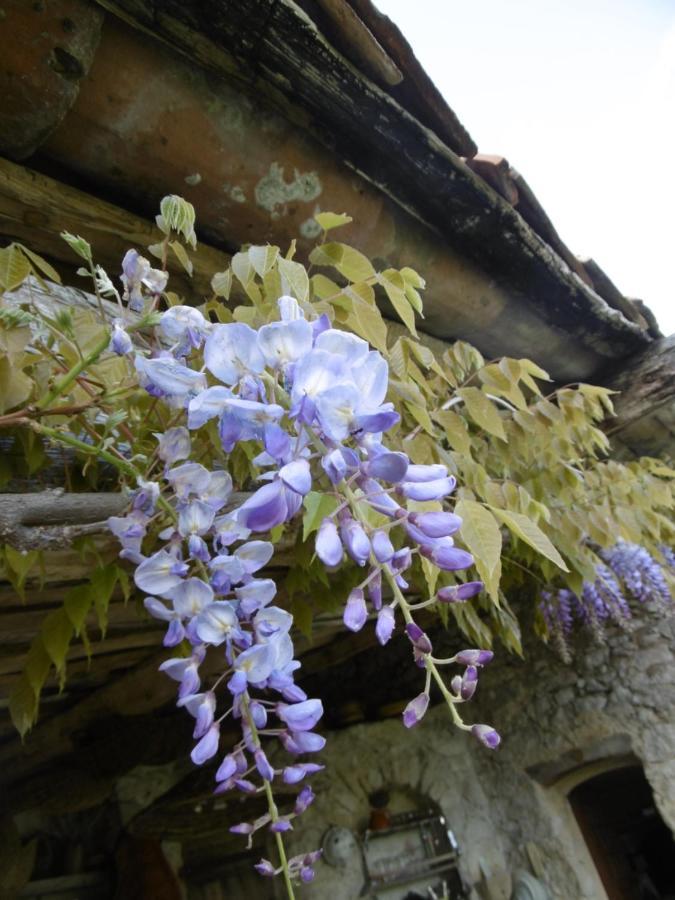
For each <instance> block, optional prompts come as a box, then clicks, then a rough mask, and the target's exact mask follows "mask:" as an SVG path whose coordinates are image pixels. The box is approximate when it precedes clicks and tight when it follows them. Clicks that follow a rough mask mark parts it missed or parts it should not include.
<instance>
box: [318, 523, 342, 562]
mask: <svg viewBox="0 0 675 900" xmlns="http://www.w3.org/2000/svg"><path fill="white" fill-rule="evenodd" d="M315 546H316V555H317V556H318V557H319V559H320V560H321V562H322V563H323V564H324V565H325V566H330V567H333V566H337V565H339V564H340V562H341V560H342V541H341V540H340V536H339V534H338V530H337V528H336V527H335V523H334V522H333V520H332V519H324V520H323V522H322V523H321V527H320V528H319V533H318V534H317V536H316V545H315Z"/></svg>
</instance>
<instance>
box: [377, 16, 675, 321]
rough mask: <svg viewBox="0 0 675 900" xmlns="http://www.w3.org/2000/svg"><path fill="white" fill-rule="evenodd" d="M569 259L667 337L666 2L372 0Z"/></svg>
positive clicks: (669, 91) (671, 219)
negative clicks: (509, 171)
mask: <svg viewBox="0 0 675 900" xmlns="http://www.w3.org/2000/svg"><path fill="white" fill-rule="evenodd" d="M375 2H376V5H377V6H378V7H379V9H381V10H382V12H384V13H386V14H387V15H388V16H389V17H390V18H392V19H393V20H394V21H395V22H396V24H397V25H398V26H399V27H400V28H401V30H402V31H403V33H404V34H405V36H406V38H407V39H408V40H409V41H410V43H411V44H412V47H413V49H414V51H415V53H416V55H417V57H418V59H419V60H420V62H421V63H422V65H423V66H424V68H425V69H426V70H427V72H428V73H429V75H430V76H431V78H432V79H433V81H434V82H435V84H436V85H437V87H438V88H439V90H440V91H441V92H442V94H443V95H444V97H445V99H446V100H447V102H448V104H449V106H450V107H451V108H452V109H453V110H454V111H455V113H456V114H457V115H458V116H459V119H460V121H461V122H462V124H463V125H464V126H465V128H466V129H467V130H468V131H469V133H470V134H471V136H472V137H473V139H474V140H475V142H476V143H477V144H478V147H479V149H480V151H481V152H483V153H497V154H500V155H502V156H505V157H506V158H507V159H508V160H509V162H510V163H511V165H513V166H514V167H515V168H516V169H518V170H519V171H520V172H521V174H522V175H523V176H524V177H525V179H526V180H527V181H528V183H529V184H530V187H531V188H532V189H533V190H534V192H535V194H536V195H537V197H538V198H539V201H540V202H541V204H542V206H543V207H544V209H545V210H546V212H547V213H548V214H549V216H550V218H551V219H552V221H553V223H554V225H555V226H556V228H557V230H558V232H559V234H560V236H561V237H562V239H563V240H564V241H565V242H566V244H567V245H568V246H569V248H570V249H571V251H572V252H573V253H576V254H577V255H581V256H592V257H593V258H594V259H595V260H596V261H597V262H598V264H599V265H600V266H601V267H602V268H603V269H605V271H606V272H607V274H608V275H609V277H610V278H611V279H612V280H613V281H614V283H615V284H616V285H617V287H618V288H619V289H620V290H621V291H622V292H623V293H624V294H626V295H627V296H630V297H639V298H641V299H643V300H645V301H646V302H647V304H648V305H649V306H651V308H652V309H653V310H654V312H655V314H656V316H657V318H658V320H659V324H660V326H661V329H662V330H663V331H664V332H665V333H666V334H670V333H672V332H675V224H674V223H675V0H508V2H504V0H480V2H470V0H469V2H467V0H462V2H460V0H414V2H413V0H375Z"/></svg>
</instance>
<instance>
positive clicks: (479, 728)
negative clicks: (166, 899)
mask: <svg viewBox="0 0 675 900" xmlns="http://www.w3.org/2000/svg"><path fill="white" fill-rule="evenodd" d="M123 268H124V275H123V281H124V284H125V289H126V292H127V295H128V297H127V299H128V301H129V303H130V305H138V303H140V302H141V301H142V300H143V296H144V294H143V291H144V290H145V291H146V292H148V293H150V294H151V295H156V294H157V293H158V292H161V291H163V290H164V287H165V286H166V279H165V277H164V273H158V272H157V270H153V269H151V268H150V267H149V264H148V263H147V260H143V258H142V257H138V255H137V254H136V255H134V254H133V252H130V254H127V257H125V262H124V267H123ZM278 309H279V320H278V321H275V322H271V323H269V324H266V325H263V326H262V327H260V328H259V329H257V330H256V329H254V328H252V327H250V325H247V324H244V323H242V322H232V323H229V324H211V323H209V322H208V321H207V320H206V319H205V318H204V316H203V315H202V313H201V312H199V311H198V310H195V309H192V308H191V307H187V306H173V307H171V308H170V309H168V310H167V311H166V312H164V313H163V314H162V316H161V318H160V322H159V327H158V331H159V333H160V334H161V336H162V341H163V344H162V348H161V349H155V350H153V351H152V355H144V354H142V353H137V354H136V357H135V368H136V371H137V373H138V380H139V383H140V385H141V386H142V387H144V388H145V389H146V390H147V392H148V393H149V394H150V395H151V396H153V397H155V398H159V399H160V400H161V401H162V402H164V403H166V404H167V405H168V406H169V407H171V408H172V409H173V410H175V411H176V413H175V414H172V424H171V427H169V428H168V429H167V430H166V431H165V432H164V433H161V434H157V435H155V437H156V438H157V441H158V445H157V449H156V457H158V459H159V460H160V461H161V463H162V464H163V472H162V475H161V478H160V477H159V476H157V477H158V481H157V482H152V483H143V484H140V483H139V486H138V490H137V492H136V494H135V497H134V502H133V508H132V510H131V511H130V512H129V513H128V515H127V516H123V517H117V518H115V519H111V520H110V527H111V529H112V530H113V532H114V533H115V534H116V535H117V537H118V538H119V540H120V542H121V544H122V548H123V549H122V556H124V558H126V559H128V560H130V561H131V562H132V563H133V564H134V565H135V566H136V571H135V575H134V580H135V583H136V585H137V587H138V588H139V589H140V590H141V591H143V593H144V595H145V601H144V602H145V608H146V610H147V611H148V613H149V614H150V615H151V616H153V617H155V618H157V619H158V620H160V621H162V622H164V623H165V624H166V634H165V637H164V644H165V646H167V647H178V646H179V645H180V646H181V650H180V651H179V652H178V653H177V655H176V656H175V657H174V658H171V659H169V660H167V661H166V662H165V663H163V664H162V667H161V668H162V671H164V672H165V673H166V674H167V675H168V676H169V677H170V678H172V679H174V680H175V681H176V682H177V683H178V704H179V705H180V706H182V707H184V708H185V709H186V711H187V713H188V714H189V715H190V716H192V718H193V719H194V732H193V736H194V739H195V741H196V743H195V746H194V748H193V751H192V760H193V762H194V763H195V764H197V765H205V764H207V763H209V761H211V760H216V761H217V765H216V766H215V769H216V771H215V781H216V788H215V792H216V793H218V794H221V793H224V792H226V791H231V790H233V791H239V792H242V793H244V794H249V793H250V794H257V793H260V792H265V793H266V795H267V796H269V790H270V789H271V786H272V785H273V784H274V783H275V782H283V783H284V784H285V785H295V784H298V785H299V784H300V783H301V782H304V780H305V779H307V778H309V777H310V776H312V775H313V774H315V773H316V772H318V771H320V769H321V768H322V766H321V765H320V764H319V763H316V762H309V761H307V759H306V756H307V755H308V754H312V753H316V752H318V751H320V750H321V749H322V748H323V746H324V744H325V738H324V737H323V736H322V735H321V734H319V733H318V732H317V731H316V730H315V729H316V728H317V727H319V724H320V720H321V716H322V714H323V707H322V704H321V701H320V700H319V699H316V698H308V697H307V695H306V694H305V692H304V690H303V689H302V688H301V687H300V686H299V685H298V684H296V682H295V675H296V672H297V670H298V669H299V667H300V663H299V662H298V661H297V660H295V659H294V647H293V640H292V632H291V626H292V621H293V620H292V616H291V615H290V613H289V612H288V611H287V610H285V609H283V608H282V606H276V605H274V600H275V598H276V595H277V587H276V584H275V582H274V581H273V580H272V579H271V578H268V577H258V575H257V573H259V572H260V570H261V569H263V568H264V567H265V566H266V565H267V564H268V563H269V562H270V559H271V558H272V554H273V552H274V547H273V544H272V543H271V542H270V541H267V540H264V539H257V538H258V537H262V538H264V536H265V535H266V534H267V533H268V532H270V531H271V530H272V529H275V528H277V527H278V526H283V525H284V524H285V523H286V522H289V521H290V520H291V519H293V518H294V517H296V516H297V515H298V514H299V513H300V511H301V510H302V509H303V507H304V505H305V504H307V508H309V501H308V500H307V498H308V495H309V494H310V493H311V492H315V493H317V492H318V493H319V494H323V495H324V497H326V498H328V500H329V505H328V506H327V507H324V508H323V509H326V510H328V514H325V513H324V516H323V518H322V520H321V521H319V522H317V523H316V527H315V529H314V530H316V545H315V546H316V554H317V556H318V558H319V559H320V560H321V562H322V563H323V564H324V565H325V566H327V567H328V568H331V569H333V568H336V567H337V566H339V565H340V564H341V563H342V562H343V560H345V559H346V560H349V561H351V563H352V564H354V565H355V566H356V567H358V569H359V570H360V572H361V573H362V574H363V580H362V582H361V583H360V584H359V585H358V586H357V587H355V588H354V589H353V590H352V591H351V592H350V594H349V596H348V597H347V599H346V603H345V608H344V615H343V618H344V623H345V626H346V627H347V628H348V629H350V630H352V631H359V630H361V629H362V628H364V627H366V625H367V624H368V622H369V619H370V618H371V617H372V619H373V620H374V627H375V633H376V636H377V639H378V641H379V643H380V644H386V643H387V642H388V641H389V640H390V639H391V638H392V636H393V635H394V634H395V633H396V630H397V627H401V626H403V625H405V634H406V635H407V637H408V640H409V642H410V646H411V651H412V659H413V662H414V664H415V665H416V666H417V667H418V668H419V669H420V670H421V671H422V672H423V674H424V678H425V680H426V683H425V687H424V690H423V691H422V692H421V693H420V694H419V695H418V696H417V697H416V698H415V699H414V700H412V701H411V702H410V703H409V704H408V706H407V707H406V710H405V711H404V714H403V721H404V724H405V725H406V726H407V727H412V726H413V725H416V724H417V723H418V722H420V721H421V720H422V718H423V717H424V715H425V713H426V711H427V708H428V705H429V702H430V686H431V680H432V679H435V680H436V681H437V682H438V683H439V684H441V686H442V685H443V682H442V681H441V675H440V668H441V667H442V666H445V665H454V666H461V667H463V669H464V671H463V674H461V675H456V676H455V678H454V679H453V682H452V686H451V690H450V691H448V690H446V689H445V688H443V693H444V696H445V697H446V699H448V702H449V703H451V704H452V705H453V716H454V718H455V721H457V722H458V723H459V724H460V727H462V728H463V729H464V730H466V731H471V732H472V733H473V735H474V736H475V737H476V738H477V739H478V740H479V741H480V742H481V743H483V744H484V745H485V746H487V747H490V748H493V749H494V748H495V747H496V746H497V745H498V743H499V737H498V735H497V734H496V732H495V731H494V730H493V729H491V728H489V726H485V725H473V726H471V725H464V724H463V722H462V721H461V718H460V717H459V714H458V713H457V712H456V710H455V708H454V704H462V703H465V702H466V701H468V700H469V699H470V698H471V696H473V693H474V692H475V690H476V685H477V680H478V671H479V668H480V667H481V666H484V665H486V664H487V663H488V662H489V661H490V659H491V658H492V654H491V653H490V652H489V651H487V650H480V649H475V650H473V649H472V650H464V651H461V652H460V653H458V654H456V655H455V656H453V657H451V658H450V659H447V660H441V659H437V658H436V657H435V656H434V655H433V645H432V641H431V640H430V638H429V636H428V635H427V634H426V633H425V632H424V631H423V630H422V629H421V628H420V627H419V626H418V625H417V624H416V623H415V621H414V619H413V618H412V612H411V610H412V609H413V608H415V605H414V604H412V601H409V600H408V599H407V597H406V592H407V591H408V590H409V584H408V579H410V577H411V576H410V571H412V567H413V565H414V564H415V562H416V559H417V558H421V559H422V560H423V561H424V565H425V566H427V565H429V564H431V565H434V566H436V567H437V568H438V569H439V570H441V572H444V573H448V572H449V573H454V572H460V571H464V570H466V569H468V568H470V567H471V566H472V565H473V558H472V557H471V555H470V554H469V553H467V552H466V550H464V549H462V548H461V547H458V546H456V545H455V543H454V536H456V534H457V533H458V532H459V530H460V528H461V524H462V523H461V519H460V518H459V517H458V516H457V515H455V514H454V513H452V512H450V511H448V510H447V509H445V508H444V507H443V503H444V502H445V501H446V500H447V498H449V497H450V496H451V494H452V493H453V491H454V489H455V486H456V482H455V478H454V477H453V476H452V475H450V473H449V472H448V470H447V468H446V467H445V466H444V465H441V464H437V463H434V464H431V465H419V464H415V463H411V462H410V460H409V458H408V456H407V455H406V454H405V453H402V452H400V451H396V452H394V451H391V450H389V449H388V448H387V447H386V446H385V444H384V443H383V436H384V434H385V433H386V432H387V431H389V430H390V429H391V428H394V427H395V426H396V425H397V424H398V423H399V418H400V417H399V414H398V413H397V412H396V411H395V409H394V407H393V404H392V403H391V402H390V401H388V400H387V392H388V388H389V371H388V365H387V362H386V360H385V359H384V357H383V356H382V355H381V354H380V353H379V352H377V351H374V350H372V349H371V348H370V346H369V344H368V343H367V342H366V341H364V340H362V339H361V338H360V337H357V336H356V335H354V334H350V333H347V332H344V331H341V330H339V329H336V328H332V327H331V325H330V322H329V321H328V319H327V317H326V316H325V315H324V316H321V317H320V318H317V319H315V320H314V321H310V320H309V319H307V318H306V317H305V315H304V313H303V310H302V308H301V307H300V305H299V304H298V302H297V301H296V300H295V299H293V298H292V297H281V298H280V299H279V301H278ZM167 347H168V349H167ZM113 349H114V350H115V351H116V352H123V353H127V352H129V350H130V347H129V346H128V344H127V340H126V332H124V330H123V329H122V328H121V327H120V329H119V330H118V332H117V333H116V334H115V335H114V337H113ZM181 415H182V416H183V420H182V422H179V423H178V424H176V423H177V420H178V419H180V417H181ZM207 428H208V435H209V439H211V437H212V436H213V435H215V434H217V435H218V440H219V442H220V447H219V456H220V459H221V460H224V462H222V465H223V468H222V469H217V470H215V469H214V470H212V469H209V468H207V467H206V466H205V465H203V464H202V462H201V461H200V462H197V461H196V459H195V458H193V444H194V445H195V446H200V441H199V440H196V441H194V442H193V440H192V435H193V434H197V433H199V432H200V430H201V429H207ZM241 446H245V452H246V456H247V458H248V459H249V460H252V464H253V466H255V478H254V482H253V490H252V492H250V493H249V495H248V496H247V497H246V498H245V499H244V500H243V502H238V503H233V502H232V491H233V483H232V478H231V477H230V474H229V473H228V471H227V468H228V460H229V457H228V454H230V453H232V452H233V451H234V450H235V449H236V448H239V447H241ZM199 458H200V459H201V458H202V457H199ZM158 468H159V467H158ZM256 479H257V480H256ZM242 487H244V485H242ZM246 487H250V486H249V485H246ZM160 489H161V497H160ZM160 502H161V504H162V506H161V509H160V508H159V507H158V503H160ZM420 504H423V505H420ZM330 510H334V511H333V512H330ZM158 512H161V514H162V515H163V516H164V518H165V519H168V522H167V523H166V524H165V527H164V528H163V530H162V531H160V534H159V538H160V540H161V541H163V542H164V543H163V545H162V546H161V547H160V548H159V549H156V548H153V550H154V552H150V553H149V554H148V555H145V554H144V553H143V543H144V539H145V537H146V534H147V532H148V530H149V528H150V526H151V522H152V521H153V517H155V516H156V515H157V513H158ZM442 577H443V581H442V583H443V584H444V586H443V587H441V588H440V589H439V591H438V593H437V595H436V596H434V597H430V598H429V599H428V600H425V601H424V602H423V603H421V604H417V605H418V606H420V605H421V606H424V605H429V604H432V603H437V602H441V603H457V602H460V603H461V602H466V601H468V600H469V599H470V598H471V597H473V596H475V595H476V594H477V593H478V592H479V591H480V590H481V589H482V584H481V583H480V582H477V581H470V582H466V583H454V584H451V583H448V582H450V581H452V580H453V576H448V575H443V576H442ZM401 630H402V631H403V629H401ZM209 652H210V656H211V658H216V659H219V660H221V661H222V671H221V672H219V673H218V674H217V676H216V677H215V678H213V677H212V676H210V675H205V674H204V672H205V668H204V662H205V660H206V658H207V655H208V654H209ZM226 717H229V720H230V721H234V722H236V723H238V725H239V728H240V732H241V736H240V739H239V740H237V741H236V742H235V743H234V746H230V747H228V748H226V749H225V752H223V750H222V748H221V743H222V739H221V723H222V722H223V720H224V719H225V718H226ZM263 737H264V739H265V745H264V746H263V740H262V739H263ZM313 799H314V794H313V792H312V790H311V788H310V787H309V785H304V786H302V788H301V789H300V791H299V793H298V795H297V798H296V800H295V804H294V806H293V809H292V811H290V812H284V814H283V815H280V814H279V813H278V811H277V808H276V806H275V805H274V804H271V805H270V806H269V812H268V813H266V814H264V815H262V816H260V817H259V818H258V819H256V820H255V821H252V822H250V821H247V822H241V823H239V824H238V825H236V826H234V827H233V828H232V831H233V832H235V833H237V834H241V835H243V836H245V837H246V839H247V841H248V843H249V846H251V843H252V841H253V840H254V838H255V835H256V834H257V832H259V831H260V830H261V829H267V830H269V831H270V832H272V833H273V834H274V835H275V840H277V841H278V840H280V839H281V835H282V834H283V832H285V831H287V830H290V829H292V828H293V822H294V820H295V818H296V817H297V816H299V815H301V814H302V813H303V812H304V810H305V809H306V808H307V807H308V806H309V805H310V804H311V803H312V801H313ZM317 859H318V855H317V854H312V853H309V854H304V855H300V856H297V857H293V858H292V859H291V860H289V862H288V864H287V866H286V868H285V869H284V867H281V868H276V867H275V866H274V865H273V864H272V863H271V862H269V861H268V860H265V859H263V860H261V861H260V863H259V864H258V865H257V867H256V868H257V870H258V871H259V872H260V874H262V875H266V876H273V875H276V874H279V872H281V871H284V873H285V875H288V874H289V873H290V875H291V877H293V878H296V879H299V880H300V881H305V882H308V881H310V880H311V879H312V878H313V877H314V871H313V865H314V864H315V862H316V860H317Z"/></svg>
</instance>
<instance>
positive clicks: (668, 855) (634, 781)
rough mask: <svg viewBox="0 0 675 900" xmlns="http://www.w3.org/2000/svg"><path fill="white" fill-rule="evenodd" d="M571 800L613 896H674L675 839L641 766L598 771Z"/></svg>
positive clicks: (648, 899)
mask: <svg viewBox="0 0 675 900" xmlns="http://www.w3.org/2000/svg"><path fill="white" fill-rule="evenodd" d="M568 799H569V802H570V805H571V807H572V810H573V812H574V815H575V817H576V819H577V822H578V823H579V827H580V829H581V832H582V834H583V836H584V839H585V840H586V844H587V845H588V849H589V851H590V853H591V856H592V857H593V861H594V863H595V865H596V867H597V870H598V873H599V875H600V878H601V879H602V883H603V885H604V888H605V890H606V892H607V896H608V897H609V900H675V842H674V841H673V836H672V834H671V832H670V830H669V829H668V827H667V826H666V825H665V823H664V821H663V819H662V818H661V816H660V814H659V811H658V810H657V808H656V805H655V803H654V797H653V795H652V791H651V788H650V786H649V782H648V781H647V779H646V777H645V774H644V771H643V769H642V767H641V766H639V765H629V766H624V767H622V768H618V769H613V770H611V771H609V772H603V773H602V774H599V775H595V776H593V777H591V778H589V779H587V780H586V781H583V782H581V783H580V784H578V785H577V786H576V787H575V788H573V789H572V790H571V791H570V793H569V794H568Z"/></svg>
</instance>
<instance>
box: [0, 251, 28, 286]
mask: <svg viewBox="0 0 675 900" xmlns="http://www.w3.org/2000/svg"><path fill="white" fill-rule="evenodd" d="M32 271H33V270H32V268H31V264H30V262H29V261H28V259H27V258H26V257H25V256H24V255H23V253H22V252H21V250H20V248H19V247H18V246H17V245H16V244H10V245H9V247H4V248H3V249H2V250H0V287H1V288H3V289H4V290H6V291H13V290H16V288H18V287H19V285H20V284H23V282H24V281H25V280H26V278H28V276H29V275H30V274H31V272H32Z"/></svg>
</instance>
